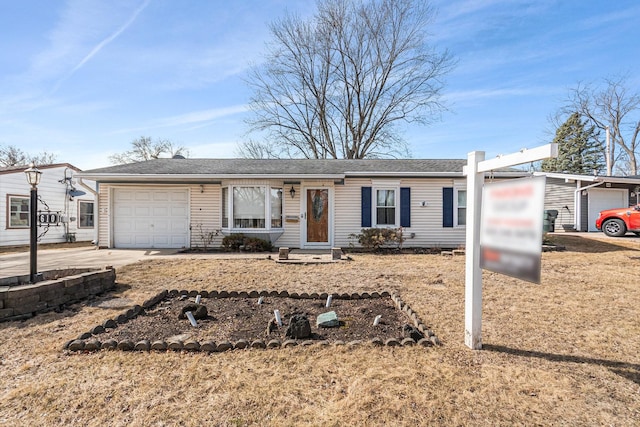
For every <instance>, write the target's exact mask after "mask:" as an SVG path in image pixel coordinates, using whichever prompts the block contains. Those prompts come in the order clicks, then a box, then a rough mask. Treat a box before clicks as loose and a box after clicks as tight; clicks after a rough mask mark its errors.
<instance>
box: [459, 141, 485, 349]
mask: <svg viewBox="0 0 640 427" xmlns="http://www.w3.org/2000/svg"><path fill="white" fill-rule="evenodd" d="M483 160H484V151H473V152H471V153H469V154H468V156H467V224H466V228H467V236H466V246H465V252H466V259H465V290H464V292H465V299H464V323H465V325H464V343H465V344H466V345H467V347H470V348H471V349H473V350H480V349H481V348H482V269H480V215H481V213H482V209H481V206H482V185H483V184H484V172H478V163H479V162H481V161H483Z"/></svg>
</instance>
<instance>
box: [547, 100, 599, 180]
mask: <svg viewBox="0 0 640 427" xmlns="http://www.w3.org/2000/svg"><path fill="white" fill-rule="evenodd" d="M553 142H555V143H557V144H558V157H557V158H555V159H547V160H544V161H543V162H542V165H541V169H542V170H543V171H544V172H561V173H575V174H580V175H592V174H596V173H601V172H602V171H603V170H604V169H605V162H604V155H603V152H602V147H601V145H600V144H599V142H598V140H597V133H596V130H595V126H590V127H587V122H586V121H584V122H583V121H582V120H581V118H580V114H579V113H577V112H575V113H573V114H571V116H569V118H568V119H567V120H566V121H565V122H564V123H563V124H562V125H561V126H560V127H559V128H558V129H557V130H556V136H555V138H554V139H553Z"/></svg>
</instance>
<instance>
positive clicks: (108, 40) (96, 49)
mask: <svg viewBox="0 0 640 427" xmlns="http://www.w3.org/2000/svg"><path fill="white" fill-rule="evenodd" d="M150 2H151V0H145V1H144V2H143V3H142V4H141V5H140V6H139V7H138V8H137V9H136V10H134V11H133V13H132V14H131V16H129V19H128V20H127V21H126V22H125V23H124V24H122V25H121V26H120V27H119V28H117V29H116V31H114V32H113V33H111V34H110V35H109V36H107V37H106V38H104V39H103V40H101V41H100V42H99V43H98V44H97V45H95V46H94V47H93V48H92V49H91V51H90V52H89V53H88V54H87V55H85V56H84V58H82V59H81V60H80V62H78V64H76V66H75V67H73V69H72V70H71V71H70V72H69V73H68V74H67V75H66V76H64V77H63V78H62V79H60V80H58V82H57V83H56V84H55V86H54V88H53V90H52V91H51V93H55V92H56V91H57V90H58V89H59V88H60V86H61V85H62V84H63V83H64V82H65V81H66V80H67V79H69V78H70V77H71V76H73V74H75V72H76V71H78V70H79V69H80V68H82V67H83V66H84V65H85V64H86V63H87V62H88V61H89V60H91V58H93V57H94V56H95V55H96V54H98V52H100V50H101V49H102V48H104V47H105V46H106V45H108V44H109V43H111V42H112V41H113V40H115V39H116V38H117V37H118V36H119V35H120V34H122V33H123V32H124V31H125V30H126V29H127V28H129V27H130V26H131V24H133V22H134V21H135V20H136V18H137V17H138V15H140V13H141V12H142V11H143V10H144V9H145V8H146V7H147V6H148V5H149V3H150Z"/></svg>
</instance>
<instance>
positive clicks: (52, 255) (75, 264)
mask: <svg viewBox="0 0 640 427" xmlns="http://www.w3.org/2000/svg"><path fill="white" fill-rule="evenodd" d="M270 255H271V256H272V257H274V258H277V257H278V254H277V253H273V254H270ZM267 256H269V254H264V253H206V254H198V253H180V252H178V250H177V249H98V248H96V247H95V246H83V247H79V248H68V249H39V250H38V260H37V262H38V271H47V270H60V269H65V268H103V267H105V266H107V265H110V266H113V267H115V268H116V269H117V268H118V267H122V266H123V265H127V264H133V263H136V262H138V261H144V260H147V259H154V258H184V259H192V258H210V259H238V258H256V259H260V258H262V259H264V258H266V257H267ZM29 271H30V265H29V250H28V249H26V250H25V251H24V252H16V253H8V254H5V255H0V277H12V276H22V275H27V274H29Z"/></svg>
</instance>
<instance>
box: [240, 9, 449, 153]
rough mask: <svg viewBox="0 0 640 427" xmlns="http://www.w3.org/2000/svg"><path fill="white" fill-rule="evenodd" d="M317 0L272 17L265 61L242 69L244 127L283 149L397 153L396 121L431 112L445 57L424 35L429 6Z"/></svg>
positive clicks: (400, 145)
mask: <svg viewBox="0 0 640 427" xmlns="http://www.w3.org/2000/svg"><path fill="white" fill-rule="evenodd" d="M317 5H318V11H317V13H316V14H315V15H314V16H313V17H312V18H311V19H310V20H306V21H305V20H302V19H300V18H297V17H294V16H291V15H287V16H285V17H284V18H282V19H280V20H278V21H276V22H274V23H273V24H272V25H271V33H272V36H273V41H272V43H271V44H270V46H269V48H268V51H267V54H266V61H265V62H264V63H263V64H262V65H259V66H254V67H252V69H251V72H250V74H249V76H248V78H247V83H248V85H249V86H250V88H251V89H252V90H253V96H252V98H251V100H250V105H251V107H252V110H253V113H254V114H253V116H252V117H251V118H250V119H249V120H248V124H249V126H250V129H251V130H252V131H261V132H264V133H265V134H266V138H267V140H268V141H269V142H270V144H271V146H275V147H277V148H278V149H279V150H280V152H281V153H282V154H284V155H286V156H289V157H305V158H348V159H361V158H372V157H396V156H406V155H407V153H408V150H407V145H406V143H405V142H404V141H403V140H402V139H401V137H400V135H399V133H398V131H397V124H399V123H400V122H417V123H422V124H428V123H430V122H431V121H433V120H434V119H435V118H438V117H439V114H440V113H441V112H442V110H443V108H444V106H443V104H442V103H441V100H440V96H441V91H442V88H443V85H444V83H443V80H442V79H443V77H444V76H445V75H446V74H447V72H449V71H450V69H451V68H452V66H453V60H452V59H451V57H450V55H449V54H448V53H447V52H443V53H439V52H437V51H436V50H434V49H433V48H432V47H431V46H429V45H427V43H426V40H427V30H428V28H429V24H430V22H431V19H432V17H433V15H434V12H433V10H432V9H431V8H430V7H429V6H428V4H427V2H422V1H420V2H416V1H413V0H356V1H352V0H318V3H317Z"/></svg>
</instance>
